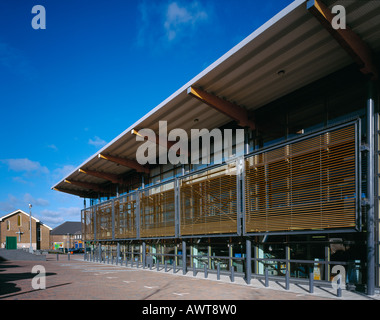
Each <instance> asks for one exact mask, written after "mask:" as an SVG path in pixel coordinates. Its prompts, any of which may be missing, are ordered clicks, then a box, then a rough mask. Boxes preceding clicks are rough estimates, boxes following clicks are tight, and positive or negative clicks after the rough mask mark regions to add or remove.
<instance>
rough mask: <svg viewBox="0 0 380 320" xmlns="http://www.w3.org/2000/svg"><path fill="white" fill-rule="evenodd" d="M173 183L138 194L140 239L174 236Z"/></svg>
mask: <svg viewBox="0 0 380 320" xmlns="http://www.w3.org/2000/svg"><path fill="white" fill-rule="evenodd" d="M174 199H175V197H174V183H173V182H171V183H169V184H165V185H163V186H160V187H157V188H151V189H149V190H144V191H142V192H141V193H140V237H142V238H150V237H174V236H175V202H174Z"/></svg>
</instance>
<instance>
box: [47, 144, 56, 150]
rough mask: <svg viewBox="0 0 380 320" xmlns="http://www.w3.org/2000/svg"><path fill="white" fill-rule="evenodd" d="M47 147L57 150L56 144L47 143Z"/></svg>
mask: <svg viewBox="0 0 380 320" xmlns="http://www.w3.org/2000/svg"><path fill="white" fill-rule="evenodd" d="M47 147H48V148H49V149H53V150H54V151H58V148H57V146H56V145H55V144H49V145H48V146H47Z"/></svg>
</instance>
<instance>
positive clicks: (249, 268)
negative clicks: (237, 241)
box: [245, 240, 252, 284]
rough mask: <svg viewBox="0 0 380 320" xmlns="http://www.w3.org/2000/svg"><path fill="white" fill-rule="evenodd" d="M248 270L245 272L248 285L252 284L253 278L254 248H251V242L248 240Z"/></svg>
mask: <svg viewBox="0 0 380 320" xmlns="http://www.w3.org/2000/svg"><path fill="white" fill-rule="evenodd" d="M245 257H246V263H245V265H246V270H245V276H246V282H247V284H250V283H251V277H252V246H251V240H246V254H245Z"/></svg>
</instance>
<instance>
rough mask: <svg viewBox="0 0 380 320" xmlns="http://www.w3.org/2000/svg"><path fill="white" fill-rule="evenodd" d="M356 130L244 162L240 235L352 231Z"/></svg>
mask: <svg viewBox="0 0 380 320" xmlns="http://www.w3.org/2000/svg"><path fill="white" fill-rule="evenodd" d="M355 150H356V149H355V125H350V126H347V127H344V128H341V129H337V130H333V131H330V132H327V133H324V134H321V135H317V136H314V137H312V138H309V139H304V140H302V141H299V142H295V143H293V144H289V145H286V146H284V147H281V148H278V149H275V150H270V151H268V152H263V153H261V154H258V155H254V156H252V157H249V158H247V160H246V175H245V209H246V214H245V232H246V233H252V232H270V231H290V230H311V229H318V230H319V229H331V228H347V227H355V226H356V200H355V197H356V182H355V173H356V171H355V165H356V160H355V159H356V157H355Z"/></svg>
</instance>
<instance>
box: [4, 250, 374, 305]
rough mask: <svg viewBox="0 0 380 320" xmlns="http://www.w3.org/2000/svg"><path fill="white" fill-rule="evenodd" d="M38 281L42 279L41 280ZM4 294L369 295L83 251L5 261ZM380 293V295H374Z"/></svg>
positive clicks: (146, 296) (155, 296)
mask: <svg viewBox="0 0 380 320" xmlns="http://www.w3.org/2000/svg"><path fill="white" fill-rule="evenodd" d="M36 265H40V266H43V267H44V269H45V272H46V278H45V286H46V288H45V289H44V290H35V289H33V286H32V282H33V279H34V282H36V278H35V277H36V275H37V272H36V271H34V272H33V271H32V268H33V267H34V266H36ZM37 283H40V282H38V281H37ZM0 284H1V285H0V300H321V299H322V300H326V299H368V297H365V296H364V295H360V294H356V293H352V292H348V291H345V290H343V296H342V298H337V297H336V294H335V293H334V291H333V289H331V290H330V289H329V288H319V287H315V288H314V293H313V294H310V293H308V287H307V286H305V287H302V286H301V285H296V284H291V285H290V290H287V291H286V290H284V285H283V284H281V283H276V282H274V281H271V282H270V285H269V287H268V288H265V287H264V285H263V283H262V282H261V281H259V280H255V279H253V280H252V283H251V284H250V285H247V284H245V282H244V280H243V279H241V278H238V277H236V278H235V283H231V282H230V279H229V277H227V276H222V277H221V280H216V275H214V274H209V275H208V279H203V273H202V272H199V273H198V274H197V275H196V276H195V277H194V276H193V272H192V271H189V272H188V273H187V274H186V275H182V271H177V273H175V274H173V272H172V270H171V271H169V272H167V273H165V271H164V270H163V268H161V270H160V271H157V270H149V269H142V268H141V267H140V268H136V267H133V268H131V267H129V266H128V267H125V266H120V265H115V264H114V265H111V264H105V263H96V262H88V261H84V260H83V256H82V255H78V256H76V255H74V256H71V259H70V260H68V258H67V256H63V255H62V256H60V258H59V261H57V259H56V256H55V255H48V257H47V261H0ZM371 298H372V299H373V298H377V297H371Z"/></svg>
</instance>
